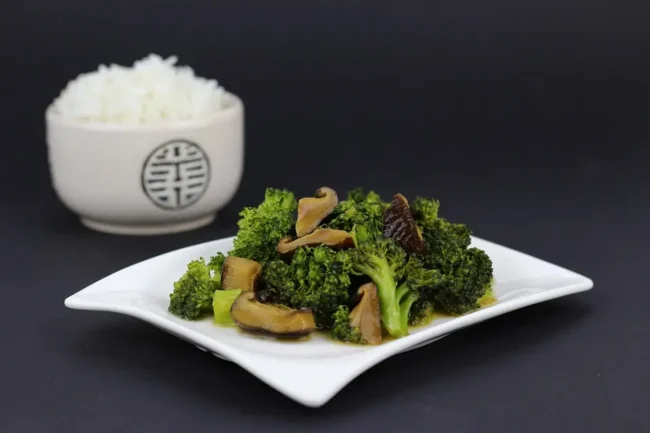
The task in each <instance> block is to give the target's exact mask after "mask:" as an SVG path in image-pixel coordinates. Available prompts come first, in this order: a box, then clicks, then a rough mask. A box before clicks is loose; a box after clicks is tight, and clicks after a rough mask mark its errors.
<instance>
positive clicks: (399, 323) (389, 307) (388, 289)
mask: <svg viewBox="0 0 650 433" xmlns="http://www.w3.org/2000/svg"><path fill="white" fill-rule="evenodd" d="M370 262H371V264H370V265H357V266H356V267H357V270H359V271H361V272H363V273H364V274H366V275H367V276H369V277H370V278H371V279H372V281H373V282H374V283H375V285H376V286H377V294H378V295H379V309H380V310H381V311H380V312H381V321H382V324H383V325H384V328H385V329H386V331H387V332H388V333H389V334H390V335H391V336H393V337H404V336H405V335H408V313H409V310H410V308H411V305H413V302H415V301H416V300H417V296H416V297H415V298H413V295H414V294H412V293H409V290H408V287H406V286H405V285H402V286H400V287H399V288H398V287H397V283H396V281H395V272H394V270H393V269H392V268H391V267H390V266H389V265H388V262H386V260H383V259H381V258H378V257H373V258H371V259H370ZM405 296H406V298H405Z"/></svg>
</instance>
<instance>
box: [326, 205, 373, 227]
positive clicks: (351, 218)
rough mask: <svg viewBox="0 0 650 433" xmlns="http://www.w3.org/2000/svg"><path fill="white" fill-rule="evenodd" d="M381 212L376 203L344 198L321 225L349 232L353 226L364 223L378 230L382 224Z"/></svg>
mask: <svg viewBox="0 0 650 433" xmlns="http://www.w3.org/2000/svg"><path fill="white" fill-rule="evenodd" d="M383 213H384V210H383V207H382V206H381V205H380V204H378V203H371V202H367V201H362V202H358V203H357V202H355V201H353V200H345V201H342V202H340V203H339V204H338V205H337V206H336V207H335V208H334V211H333V212H332V215H331V216H330V218H329V219H328V221H327V223H325V224H323V226H324V227H327V228H331V229H337V230H345V231H346V232H350V231H352V229H353V228H354V226H356V225H364V226H366V227H372V228H373V229H375V230H376V231H378V232H379V231H381V228H382V226H383Z"/></svg>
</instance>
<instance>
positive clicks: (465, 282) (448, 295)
mask: <svg viewBox="0 0 650 433" xmlns="http://www.w3.org/2000/svg"><path fill="white" fill-rule="evenodd" d="M445 272H446V273H445V275H444V282H443V283H442V284H438V285H434V287H433V288H432V289H431V290H430V295H429V297H430V299H431V302H433V304H434V305H435V308H436V309H437V310H440V311H443V312H445V313H448V314H453V315H460V314H465V313H468V312H470V311H473V310H476V309H478V308H480V303H479V302H480V299H481V298H483V297H484V296H486V294H488V293H489V290H490V288H491V285H492V260H490V257H489V256H488V255H487V254H486V253H485V251H483V250H480V249H478V248H469V249H467V250H465V251H463V253H462V254H460V255H459V256H458V257H457V261H456V262H455V263H454V264H452V265H450V266H449V267H448V268H445Z"/></svg>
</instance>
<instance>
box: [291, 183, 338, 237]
mask: <svg viewBox="0 0 650 433" xmlns="http://www.w3.org/2000/svg"><path fill="white" fill-rule="evenodd" d="M337 204H339V198H338V196H337V195H336V191H334V190H333V189H332V188H328V187H326V186H324V187H322V188H319V189H318V190H317V191H316V192H315V193H314V196H313V197H304V198H301V199H300V200H299V201H298V219H297V221H296V235H297V236H298V237H299V238H301V237H303V236H305V235H308V234H309V233H311V232H313V231H314V230H315V229H316V227H318V224H320V223H321V221H323V220H324V219H325V218H326V217H327V216H328V215H329V214H331V213H332V211H333V210H334V208H335V207H336V205H337Z"/></svg>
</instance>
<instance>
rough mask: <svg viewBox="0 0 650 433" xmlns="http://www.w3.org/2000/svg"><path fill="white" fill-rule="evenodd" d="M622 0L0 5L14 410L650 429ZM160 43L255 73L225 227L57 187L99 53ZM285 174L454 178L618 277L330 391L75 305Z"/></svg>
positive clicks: (85, 416) (640, 231) (493, 226)
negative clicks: (137, 233) (55, 171)
mask: <svg viewBox="0 0 650 433" xmlns="http://www.w3.org/2000/svg"><path fill="white" fill-rule="evenodd" d="M409 3H410V4H409ZM609 3H611V4H609V5H608V2H594V1H578V0H570V1H559V0H558V1H556V0H545V1H541V0H535V1H529V2H516V1H509V0H495V1H491V2H483V1H478V0H476V1H474V0H470V1H461V2H455V1H454V2H451V1H450V2H444V1H443V2H405V4H402V3H401V2H388V1H378V2H358V1H346V2H325V1H322V2H318V1H315V2H290V1H285V0H280V1H277V2H255V1H224V2H208V1H198V2H188V3H185V2H163V1H158V2H152V1H144V0H143V1H142V2H139V3H138V6H137V7H136V6H133V5H132V4H131V3H127V2H125V1H124V0H116V1H113V2H103V3H102V2H94V3H93V5H92V7H91V6H88V7H86V4H85V3H84V7H81V3H79V2H77V3H75V2H74V1H72V0H63V1H57V2H45V1H39V2H35V0H30V1H26V2H25V3H24V4H23V3H20V2H7V5H8V6H9V7H10V8H11V11H5V10H4V8H6V7H7V6H5V5H3V6H0V9H1V10H0V17H1V18H2V19H3V20H4V21H3V25H2V27H3V29H4V30H6V32H7V33H6V34H7V35H12V37H5V38H1V40H0V48H1V49H2V51H3V53H4V54H5V56H6V57H7V59H11V60H8V61H7V66H6V67H5V68H3V71H2V73H3V74H6V75H3V79H2V80H0V94H1V95H2V98H3V99H2V100H3V103H2V107H1V108H0V109H1V110H2V113H1V115H2V118H3V119H4V121H5V122H4V124H3V125H4V128H3V134H4V135H3V143H4V144H3V156H4V159H3V164H2V168H1V169H0V185H2V194H0V241H1V242H0V274H1V278H0V301H1V302H2V308H1V309H0V311H1V312H0V341H1V342H2V344H3V350H2V355H1V356H0V432H1V433H42V432H46V431H47V432H93V433H108V432H123V433H142V432H156V433H179V432H182V433H193V432H206V431H210V432H228V433H231V432H235V431H237V432H239V431H242V432H244V431H252V432H264V433H272V432H285V431H299V432H301V433H310V432H328V433H329V432H357V433H358V432H380V431H386V432H396V431H398V432H409V433H413V432H429V431H432V432H454V433H461V432H487V431H491V432H498V433H551V432H552V433H560V432H562V433H564V432H567V433H574V432H590V433H594V432H607V433H613V432H616V433H618V432H621V433H647V432H649V431H650V418H648V416H647V408H648V406H649V405H650V399H649V397H648V391H649V390H650V318H649V317H650V314H649V313H648V305H650V287H649V285H648V274H649V272H648V269H649V268H650V253H648V245H650V229H649V228H648V224H649V222H650V200H649V198H650V196H649V195H648V191H650V174H649V169H650V133H649V132H648V128H647V124H648V120H647V119H648V116H649V114H648V104H647V100H648V94H650V92H649V90H650V86H649V85H648V77H650V67H649V65H650V63H648V61H647V58H648V53H649V52H650V50H649V49H648V47H650V32H649V31H648V26H647V22H648V19H649V18H650V13H649V12H650V9H649V8H648V7H647V2H640V1H639V2H634V1H631V0H626V1H623V2H622V3H616V6H614V5H613V3H612V2H609ZM116 29H117V30H116ZM152 51H153V52H159V53H161V54H163V55H169V54H178V55H179V57H180V59H181V62H189V63H190V64H192V65H193V66H195V68H196V69H197V71H198V72H199V73H200V74H203V75H211V76H216V77H217V78H219V79H220V81H221V82H223V83H224V85H225V86H226V87H227V88H229V89H231V90H233V91H234V92H235V93H238V94H239V95H240V96H242V98H243V100H244V102H245V104H246V110H247V111H246V116H247V117H246V121H247V126H246V128H247V129H246V134H247V135H246V140H247V148H246V167H245V170H246V171H245V174H244V180H243V182H242V185H241V188H240V190H239V191H238V193H237V196H236V197H235V198H234V200H233V202H232V203H230V205H229V206H228V207H227V208H226V209H224V210H223V211H222V212H221V214H220V215H219V218H218V219H217V221H215V223H214V224H212V225H211V226H210V227H206V228H204V229H202V230H198V231H195V232H191V233H185V234H179V235H171V236H164V237H149V238H136V237H119V236H110V235H105V234H100V233H95V232H92V231H89V230H87V229H85V228H83V227H82V226H81V225H80V224H79V222H78V220H77V219H76V218H75V217H74V216H73V215H71V214H70V213H69V212H67V211H66V210H65V209H64V208H63V207H62V206H61V205H60V203H59V202H58V201H57V199H56V197H55V196H54V194H53V192H52V191H51V188H50V186H49V179H48V171H47V160H46V153H45V145H44V131H43V110H44V108H45V105H46V104H47V103H48V102H49V101H50V100H51V98H53V97H54V96H55V95H56V93H57V92H58V91H59V89H60V88H61V87H62V86H63V85H64V84H65V82H66V81H67V80H68V79H70V78H72V77H74V75H75V74H77V73H78V72H80V71H86V70H89V69H92V68H95V67H96V66H97V65H98V64H99V63H102V62H119V63H130V62H132V61H133V60H134V59H136V58H139V57H142V56H144V55H146V54H148V53H149V52H152ZM269 185H271V186H280V187H288V188H291V189H293V190H294V191H296V193H297V194H299V195H304V194H310V193H312V192H313V191H314V190H315V189H316V188H318V187H319V186H322V185H329V186H332V187H333V188H335V189H337V190H339V191H343V190H345V189H348V188H351V187H354V186H357V185H361V186H365V187H369V188H374V189H376V190H378V191H379V192H380V193H382V194H383V195H385V196H389V195H390V194H393V193H395V192H402V193H403V194H405V195H406V196H407V197H413V196H415V195H416V194H424V195H433V196H436V197H438V198H439V199H441V201H442V208H441V212H442V214H443V216H445V217H447V218H449V219H451V220H455V221H463V222H466V223H467V224H468V225H470V226H471V227H472V228H473V229H474V232H475V234H476V235H477V236H479V237H482V238H485V239H487V240H490V241H494V242H497V243H500V244H503V245H506V246H509V247H512V248H515V249H518V250H521V251H524V252H526V253H529V254H532V255H534V256H537V257H540V258H542V259H545V260H548V261H551V262H553V263H557V264H558V265H560V266H564V267H567V268H569V269H571V270H574V271H576V272H579V273H581V274H584V275H586V276H588V277H590V278H592V279H593V280H594V283H595V286H594V288H593V290H591V291H589V292H586V293H583V294H579V295H574V296H569V297H567V298H563V299H558V300H554V301H551V302H548V303H544V304H541V305H536V306H532V307H529V308H526V309H523V310H520V311H516V312H513V313H510V314H507V315H505V316H502V317H499V318H495V319H493V320H490V321H488V322H485V323H482V324H480V325H477V326H474V327H472V328H469V329H466V330H463V331H461V332H458V333H456V334H453V335H451V336H449V337H447V338H444V339H442V340H440V341H438V342H435V343H433V344H431V345H429V346H426V347H424V348H421V349H418V350H415V351H412V352H409V353H406V354H402V355H399V356H396V357H394V358H391V359H389V360H387V361H386V362H383V363H381V364H380V365H378V366H376V367H375V368H373V369H371V370H369V371H368V372H366V373H365V374H363V375H362V376H361V377H359V378H358V379H356V380H355V381H353V382H352V383H351V384H350V385H349V386H347V387H346V388H345V389H344V390H343V391H342V392H341V393H340V394H338V395H337V396H336V397H335V398H334V399H333V400H332V401H330V402H329V403H328V404H327V405H326V406H324V407H323V408H321V409H318V410H314V409H309V408H306V407H303V406H300V405H299V404H297V403H295V402H293V401H291V400H290V399H288V398H286V397H284V396H282V395H281V394H279V393H278V392H276V391H274V390H272V389H271V388H269V387H267V386H266V385H264V384H263V383H262V382H260V381H259V380H257V379H255V378H254V377H253V376H252V375H250V374H248V373H247V372H245V371H244V370H242V369H241V368H239V367H237V366H236V365H233V364H231V363H229V362H225V361H222V360H219V359H217V358H215V357H214V356H212V355H210V354H206V353H203V352H201V351H199V350H197V349H196V348H195V347H193V346H191V345H189V344H187V343H185V342H182V341H180V340H177V339H176V338H174V337H173V336H171V335H168V334H166V333H164V332H162V331H160V330H158V329H156V328H154V327H152V326H150V325H147V324H145V323H141V322H139V321H137V320H135V319H132V318H129V317H123V316H119V315H115V314H108V313H96V312H83V311H73V310H68V309H66V308H65V307H64V305H63V300H64V299H65V298H66V297H67V296H69V295H70V294H72V293H74V292H76V291H78V290H80V289H82V288H84V287H86V286H87V285H89V284H91V283H93V282H94V281H96V280H98V279H100V278H102V277H104V276H106V275H108V274H110V273H112V272H114V271H117V270H119V269H121V268H123V267H125V266H127V265H130V264H133V263H136V262H139V261H141V260H144V259H147V258H149V257H151V256H154V255H157V254H161V253H164V252H167V251H171V250H174V249H177V248H180V247H184V246H189V245H192V244H195V243H198V242H204V241H208V240H212V239H216V238H221V237H224V236H230V235H233V234H234V233H235V224H236V219H237V211H238V210H239V209H240V208H241V206H243V205H249V204H255V203H257V202H258V201H259V200H260V199H261V197H262V195H263V190H264V188H265V187H266V186H269ZM208 193H209V192H208ZM323 368H327V366H326V365H325V366H323Z"/></svg>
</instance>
